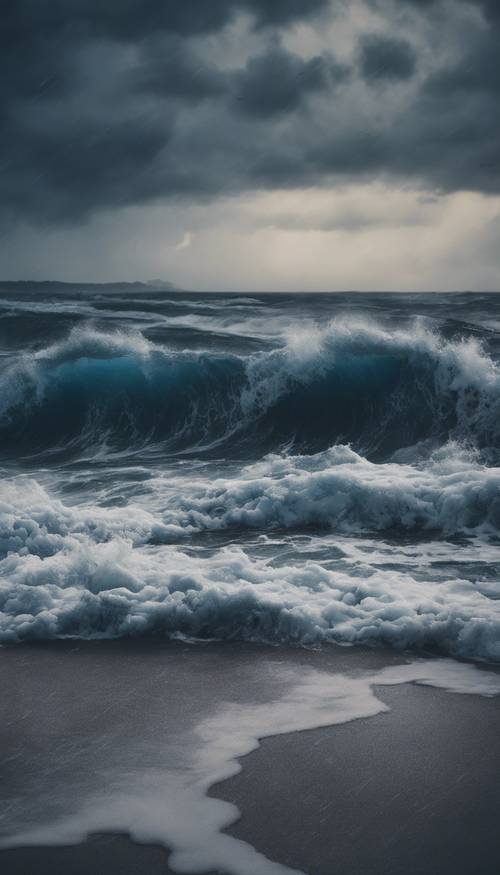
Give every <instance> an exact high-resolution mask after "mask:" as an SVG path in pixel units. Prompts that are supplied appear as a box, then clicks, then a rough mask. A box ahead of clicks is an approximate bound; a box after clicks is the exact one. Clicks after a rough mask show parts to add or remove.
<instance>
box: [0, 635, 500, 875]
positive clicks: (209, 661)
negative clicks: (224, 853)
mask: <svg viewBox="0 0 500 875" xmlns="http://www.w3.org/2000/svg"><path fill="white" fill-rule="evenodd" d="M405 661H408V662H409V661H410V660H409V659H407V660H405V657H404V656H403V655H400V654H394V653H388V652H385V651H382V650H373V651H372V650H363V649H339V648H327V649H324V650H322V651H305V650H298V649H292V648H287V649H279V650H278V649H276V648H266V647H261V646H260V647H257V646H252V645H241V644H234V645H228V644H227V643H226V644H225V645H224V646H221V645H218V644H207V645H196V646H194V645H186V644H182V643H170V644H166V643H163V642H159V641H149V642H147V643H145V642H143V643H140V642H93V643H75V642H57V643H53V644H47V643H45V644H43V645H42V644H40V645H30V646H20V647H5V648H3V649H2V652H1V660H0V665H1V669H0V671H1V688H2V700H3V703H4V706H3V707H4V712H5V718H4V721H3V725H2V738H1V746H2V751H3V761H2V781H1V791H0V792H1V797H2V811H3V817H2V821H1V829H2V840H3V842H4V843H5V838H6V837H7V838H8V840H9V841H8V843H9V842H10V844H12V841H11V837H12V833H13V832H14V833H15V832H16V831H17V832H19V831H20V832H21V833H23V832H24V834H25V835H29V834H30V830H31V835H32V836H34V838H30V839H29V840H28V842H26V843H24V844H23V843H22V842H21V843H20V844H21V847H7V848H4V849H3V850H1V851H0V862H1V870H2V872H3V873H4V875H31V873H33V875H34V873H35V872H36V873H37V875H49V873H51V875H57V873H59V872H60V873H61V875H62V873H64V875H84V873H87V872H91V871H92V872H97V873H101V872H102V873H103V875H104V873H111V875H113V873H116V875H118V873H120V875H123V873H125V875H129V873H130V875H133V873H135V872H147V873H148V875H156V873H158V875H159V873H168V872H169V871H175V868H174V866H172V868H171V869H169V868H168V863H167V861H168V851H167V848H164V847H161V846H160V845H159V843H158V842H154V841H151V842H148V841H147V836H146V834H145V833H144V831H143V832H142V834H141V830H140V829H139V830H138V834H137V835H134V837H135V839H137V838H139V842H140V843H137V841H131V840H130V838H129V837H128V836H127V835H123V834H112V833H110V832H109V830H108V829H107V825H109V823H108V824H106V818H107V817H109V813H107V814H106V816H104V822H103V823H102V827H103V828H102V829H99V828H98V824H99V817H103V815H99V813H97V815H96V817H95V818H94V820H93V819H92V817H93V815H92V816H90V820H89V815H88V814H87V815H85V814H83V815H82V813H81V812H82V810H83V811H84V812H85V809H87V810H92V811H93V812H95V811H97V812H99V810H102V811H106V810H107V806H110V807H113V805H118V807H120V806H121V808H122V815H121V816H122V817H125V814H123V812H125V811H126V812H127V815H126V816H127V817H129V818H130V820H131V823H132V824H133V823H134V818H135V819H137V817H138V813H137V812H138V811H139V810H141V811H142V810H143V808H144V805H145V804H146V802H147V806H148V807H147V813H148V816H149V817H151V812H154V816H156V814H157V813H158V808H159V807H161V805H162V804H163V801H162V800H163V797H164V795H165V796H168V781H171V780H177V777H176V776H178V775H179V774H182V771H183V768H185V769H187V768H188V759H189V757H188V752H189V751H191V752H192V751H193V749H194V748H193V745H196V744H197V743H198V742H197V741H196V737H197V736H196V733H197V732H199V727H200V726H202V725H205V726H207V725H210V724H209V723H207V722H206V721H207V718H208V719H209V720H211V721H213V720H214V716H213V715H214V714H215V715H217V713H218V712H220V711H221V709H222V712H221V713H223V714H224V717H226V715H227V714H228V713H229V714H232V713H240V714H243V715H247V714H252V713H255V712H256V713H260V712H259V708H260V709H262V708H263V709H266V708H267V709H269V708H270V707H271V706H272V705H273V702H274V703H276V701H279V700H280V697H281V698H283V696H284V695H286V694H287V691H286V687H287V685H290V683H291V682H292V681H291V679H292V678H294V677H296V678H300V677H303V676H304V677H308V676H312V675H308V674H307V673H310V672H311V671H312V672H320V673H321V674H320V675H318V676H321V677H324V676H332V675H335V676H338V675H339V674H342V673H345V674H346V675H348V676H349V677H350V678H354V677H360V676H362V675H365V674H367V673H368V674H369V673H377V672H379V673H380V672H381V671H382V672H383V671H386V672H387V671H388V670H391V671H392V668H391V667H393V668H395V667H397V666H401V664H402V663H404V662H405ZM411 661H413V662H414V661H415V660H414V658H413V659H412V660H411ZM473 671H474V670H473ZM478 674H479V673H478ZM483 675H484V676H485V677H492V676H493V675H494V677H495V678H497V677H498V676H497V674H496V673H495V672H492V671H491V669H488V668H485V669H484V670H482V671H481V676H483ZM375 694H376V699H377V700H380V702H381V703H383V704H382V707H383V706H388V707H389V708H390V710H383V711H382V712H381V713H378V714H374V715H373V716H369V717H358V718H357V719H353V720H351V721H349V722H346V723H343V724H341V725H333V726H322V727H321V728H318V729H310V730H307V731H301V732H292V733H288V734H280V735H275V736H273V737H269V738H265V739H264V740H263V741H262V742H261V744H260V747H259V748H258V749H256V750H254V751H253V752H251V753H249V754H248V755H247V756H245V757H243V760H242V761H241V766H242V770H241V771H240V772H239V773H238V774H234V775H232V776H231V777H230V779H229V780H225V781H223V782H222V783H214V785H213V786H211V787H210V788H209V790H208V794H209V796H210V797H212V800H224V802H223V803H219V804H222V805H224V804H227V803H231V805H235V806H237V809H238V810H239V812H240V817H239V819H238V813H237V812H236V811H235V810H232V809H231V807H230V810H229V812H227V811H225V810H224V816H226V815H227V817H228V819H229V820H231V818H232V820H233V821H234V822H233V823H232V824H230V825H228V826H227V827H225V829H224V832H225V834H227V835H229V837H232V838H233V839H238V840H241V842H244V843H245V844H244V846H243V847H244V848H245V849H247V848H250V849H252V852H254V851H255V852H258V854H259V856H258V859H257V858H256V860H257V862H256V866H257V864H258V865H259V866H261V865H262V866H264V868H262V871H267V870H266V868H265V866H266V865H267V863H266V861H264V863H263V862H262V860H263V858H262V857H261V856H260V855H262V854H263V855H265V858H267V862H269V861H274V863H276V864H282V866H283V867H287V868H283V870H282V871H283V872H285V871H286V872H289V871H290V870H298V871H302V872H306V873H308V875H309V873H310V875H334V873H337V872H338V873H341V872H342V873H345V872H352V873H367V875H368V873H373V875H379V873H380V875H382V873H394V875H396V873H402V872H405V873H412V875H413V873H415V875H417V873H419V875H424V873H440V875H442V873H450V875H451V873H452V872H453V873H454V875H457V873H460V875H469V873H470V875H472V873H473V872H477V871H481V872H482V873H491V875H493V873H496V872H497V871H498V869H499V867H500V848H499V846H498V840H497V836H496V821H497V814H498V810H499V804H500V789H499V787H498V782H497V780H496V776H497V770H498V764H499V762H500V741H499V739H500V732H499V729H500V699H499V698H488V697H484V696H477V695H463V694H460V693H453V692H445V691H444V690H440V689H435V688H431V687H428V686H420V685H416V684H414V683H397V684H396V685H390V686H385V685H384V686H380V687H377V688H376V690H375ZM235 707H236V709H237V710H236V711H231V710H229V711H228V708H233V709H234V708H235ZM248 709H250V710H248ZM262 713H264V712H262ZM245 719H247V718H246V717H245ZM204 721H205V723H204ZM191 755H192V753H191V754H190V756H191ZM166 764H169V765H168V768H166ZM172 776H174V777H172ZM157 779H158V780H157ZM162 782H165V786H162ZM138 787H140V788H141V790H140V805H139V802H138V798H139V796H138V790H137V788H138ZM131 788H133V789H131ZM124 798H127V799H128V802H127V806H128V807H123V800H124ZM179 799H180V796H179ZM117 800H118V801H117ZM131 800H132V801H131ZM179 804H181V803H180V802H179ZM134 806H135V808H134ZM138 806H139V807H138ZM140 806H142V808H141V807H140ZM130 811H131V812H132V813H131V814H130V813H129V812H130ZM231 811H232V813H231ZM161 816H162V814H161V812H160V817H161ZM186 817H187V818H188V817H189V816H188V814H186ZM68 818H69V821H68ZM165 818H168V811H166V812H165ZM65 821H68V822H71V823H72V824H73V826H72V827H71V830H73V832H72V834H71V835H70V834H69V833H68V832H67V829H68V828H67V827H59V830H60V833H59V834H60V835H61V836H63V840H62V841H61V842H58V841H57V835H58V832H57V830H56V832H53V831H52V833H51V831H50V828H49V830H48V832H46V835H45V838H44V839H43V841H41V842H40V843H37V841H36V834H37V833H36V830H37V829H39V828H40V826H41V825H42V826H43V824H45V825H47V824H48V825H49V827H50V824H53V823H63V824H64V822H65ZM75 823H77V824H78V829H77V830H76V831H75ZM464 823H465V824H467V829H464ZM65 829H66V833H65V832H64V830H65ZM87 829H88V831H89V832H90V833H92V835H91V837H90V838H89V839H85V833H86V831H87ZM61 830H62V831H61ZM71 830H70V832H71ZM78 830H81V831H83V834H82V835H80V836H79V835H78ZM126 831H127V830H119V832H120V833H123V832H126ZM114 832H115V830H113V833H114ZM132 832H134V830H132ZM95 833H99V834H98V835H95ZM64 836H65V837H64ZM14 844H16V842H15V841H14ZM240 844H241V843H236V844H235V847H237V848H238V847H239V845H240ZM229 853H232V849H231V848H229ZM173 862H174V865H175V860H174V861H173ZM178 863H179V861H177V864H178ZM240 864H241V865H243V863H242V862H241V861H240ZM250 865H251V864H250ZM271 865H272V863H271ZM184 871H189V870H186V869H184ZM192 871H195V869H194V868H193V870H192ZM198 871H199V870H198ZM212 871H217V870H212ZM219 871H221V872H224V871H228V870H227V869H226V870H224V868H222V869H220V870H219ZM259 871H260V870H259ZM269 871H271V870H269ZM275 871H278V868H276V869H275Z"/></svg>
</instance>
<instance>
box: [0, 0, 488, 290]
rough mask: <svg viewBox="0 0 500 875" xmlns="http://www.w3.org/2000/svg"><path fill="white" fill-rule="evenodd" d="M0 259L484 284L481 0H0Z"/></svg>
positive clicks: (196, 282) (39, 269)
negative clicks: (0, 10) (0, 11)
mask: <svg viewBox="0 0 500 875" xmlns="http://www.w3.org/2000/svg"><path fill="white" fill-rule="evenodd" d="M2 18H3V22H2V27H1V29H0V43H1V45H0V66H1V68H2V76H1V80H0V118H1V125H2V128H1V130H2V136H1V138H0V265H1V267H0V273H1V275H2V277H3V278H30V279H45V278H47V277H50V278H56V279H67V280H71V279H74V280H97V281H98V280H103V281H106V280H113V279H135V278H145V279H148V278H150V277H156V276H160V277H163V278H165V279H169V280H171V281H173V282H175V283H177V284H179V285H181V286H183V287H187V288H198V289H256V290H265V289H269V290H272V289H304V290H309V289H310V290H327V289H333V290H335V289H346V288H348V289H349V288H357V289H408V290H410V289H416V290H418V289H436V290H441V289H455V288H457V289H463V288H470V289H476V290H482V289H484V290H487V289H492V290H498V289H500V245H499V244H500V111H499V109H500V107H499V97H500V39H499V38H500V3H499V2H498V0H353V2H348V0H3V3H2Z"/></svg>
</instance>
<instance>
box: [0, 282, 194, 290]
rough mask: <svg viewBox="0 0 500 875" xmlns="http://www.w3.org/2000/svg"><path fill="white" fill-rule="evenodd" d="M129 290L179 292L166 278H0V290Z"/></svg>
mask: <svg viewBox="0 0 500 875" xmlns="http://www.w3.org/2000/svg"><path fill="white" fill-rule="evenodd" d="M100 289H102V291H103V292H114V291H131V292H155V291H156V292H162V291H166V292H180V291H182V289H179V288H178V287H177V286H174V285H173V283H169V282H167V281H166V280H160V279H154V280H146V281H139V280H137V281H135V282H112V283H86V282H81V283H75V282H72V283H65V282H61V281H59V280H0V290H3V291H8V290H9V291H19V292H36V291H40V292H43V291H49V290H50V291H61V292H66V291H68V292H70V291H73V292H77V291H82V292H85V291H99V290H100Z"/></svg>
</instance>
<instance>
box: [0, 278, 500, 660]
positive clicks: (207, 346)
mask: <svg viewBox="0 0 500 875" xmlns="http://www.w3.org/2000/svg"><path fill="white" fill-rule="evenodd" d="M2 296H3V297H2V300H1V301H0V464H1V474H2V479H1V484H0V641H2V642H16V641H24V640H33V639H52V638H62V637H74V638H85V639H95V638H125V637H128V638H134V637H138V636H166V637H169V638H182V639H189V640H193V639H202V640H204V641H206V640H214V639H215V640H227V639H237V640H246V641H258V642H270V643H274V644H280V643H286V644H290V643H296V644H299V645H306V646H316V645H322V644H323V645H324V644H326V643H327V642H336V643H338V644H346V645H347V644H355V643H361V644H368V645H385V646H387V645H388V646H390V647H393V648H398V649H401V650H411V651H415V652H428V653H439V654H444V655H448V656H450V655H451V656H456V657H457V656H458V657H467V658H471V659H477V660H485V661H489V662H499V661H500V601H499V598H500V584H499V575H500V541H499V532H500V467H499V465H500V360H499V355H500V296H496V295H493V294H491V295H485V294H447V295H440V294H418V295H416V294H415V295H409V294H357V293H350V294H323V295H316V294H307V295H306V294H293V295H292V294H289V295H283V294H280V295H278V294H269V295H251V296H246V295H245V296H243V295H241V294H194V293H184V292H177V293H176V292H173V291H172V292H171V291H165V290H162V291H160V292H154V291H147V292H141V293H134V292H130V291H128V292H124V291H120V290H119V289H117V290H112V291H109V290H108V291H105V292H104V291H103V290H99V289H98V288H97V289H94V290H93V291H92V292H87V293H85V294H78V293H77V292H68V291H67V290H66V291H60V290H59V291H58V290H56V289H55V288H54V289H51V288H50V287H49V288H44V290H43V291H36V292H35V291H33V290H30V291H25V292H19V291H12V292H10V291H9V290H8V289H7V290H6V289H3V290H2Z"/></svg>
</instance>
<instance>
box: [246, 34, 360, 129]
mask: <svg viewBox="0 0 500 875" xmlns="http://www.w3.org/2000/svg"><path fill="white" fill-rule="evenodd" d="M348 72H349V71H348V68H347V67H345V66H343V65H342V64H338V63H336V62H335V60H334V59H333V58H332V57H329V56H327V55H317V56H316V57H314V58H310V59H309V60H307V61H304V60H303V59H302V58H300V57H298V56H297V55H294V54H292V53H291V52H287V51H285V50H284V49H282V48H281V47H280V46H275V47H272V48H271V49H270V50H269V51H267V52H264V53H263V54H260V55H256V56H254V57H252V58H250V60H249V61H248V62H247V64H246V66H245V68H244V69H243V70H241V71H238V72H236V74H235V75H234V77H233V81H234V99H235V102H236V106H237V107H238V109H240V110H241V111H242V112H245V113H248V114H249V115H253V116H256V117H258V116H262V117H268V116H272V115H279V114H280V113H283V112H291V111H292V110H294V109H297V108H298V107H299V105H300V104H301V102H302V101H303V100H304V99H305V97H306V96H307V95H308V94H312V93H313V92H315V91H325V90H326V89H327V88H328V87H329V86H330V85H332V84H333V83H334V82H339V81H342V80H343V79H345V78H346V77H347V75H348Z"/></svg>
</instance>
